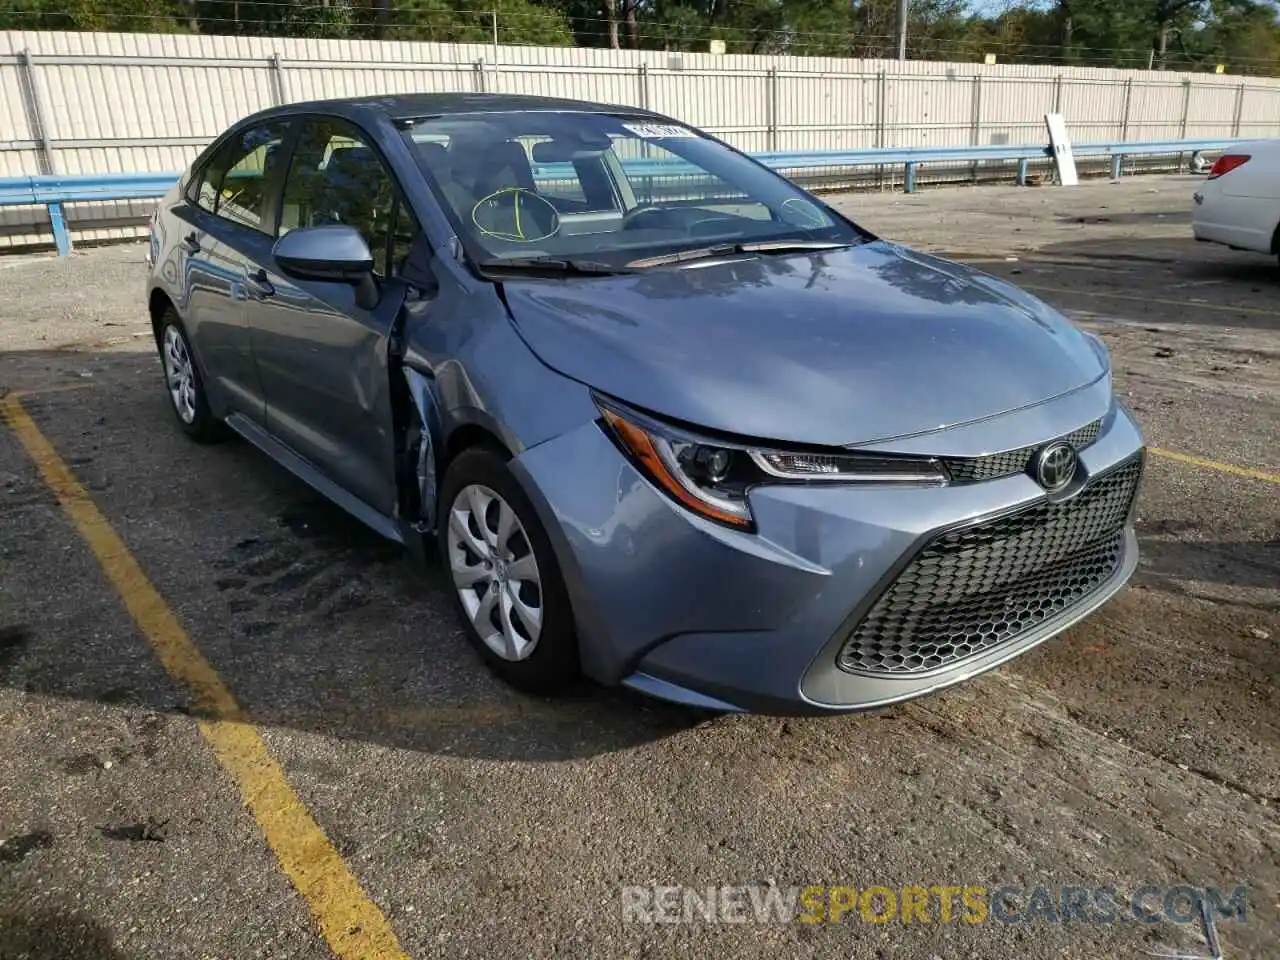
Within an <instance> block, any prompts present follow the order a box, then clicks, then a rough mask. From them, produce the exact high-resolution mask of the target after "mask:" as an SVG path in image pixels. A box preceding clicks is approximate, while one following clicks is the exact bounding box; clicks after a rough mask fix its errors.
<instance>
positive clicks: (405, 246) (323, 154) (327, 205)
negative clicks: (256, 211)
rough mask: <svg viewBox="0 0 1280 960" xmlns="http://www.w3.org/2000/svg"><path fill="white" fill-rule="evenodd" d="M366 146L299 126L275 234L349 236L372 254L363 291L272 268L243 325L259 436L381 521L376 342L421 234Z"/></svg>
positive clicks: (386, 417)
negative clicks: (263, 426)
mask: <svg viewBox="0 0 1280 960" xmlns="http://www.w3.org/2000/svg"><path fill="white" fill-rule="evenodd" d="M369 143H370V139H369V138H368V137H367V136H366V135H364V134H363V133H362V132H361V131H360V130H359V128H357V127H356V126H355V125H354V124H352V123H350V122H349V121H346V120H343V119H341V118H336V117H312V118H308V119H305V120H304V121H303V122H302V124H301V129H300V130H299V133H298V137H297V139H296V141H295V147H294V150H293V154H292V157H291V159H290V163H289V168H288V172H287V174H286V176H285V181H284V186H283V189H282V191H281V203H280V215H279V224H278V227H277V237H282V236H284V235H285V234H287V233H289V232H290V231H293V230H299V229H305V228H310V227H321V226H332V225H336V224H341V225H346V226H349V227H352V228H354V229H356V230H357V231H359V233H360V234H361V236H363V237H364V240H365V242H366V243H367V244H368V247H369V251H370V253H371V254H372V258H373V284H372V286H371V287H370V286H366V287H365V288H363V289H362V288H361V287H359V286H356V285H353V284H350V283H343V282H339V281H326V280H312V279H299V278H298V277H297V276H294V277H289V276H287V275H286V274H285V273H284V272H283V271H282V269H281V268H280V265H279V264H276V263H273V264H271V265H270V266H269V268H268V273H267V275H266V276H265V277H262V278H261V279H263V280H264V281H265V284H266V286H268V287H269V295H268V296H263V297H260V298H259V299H258V300H257V301H256V302H255V303H254V305H253V306H252V308H251V314H250V328H251V333H252V338H253V351H254V356H255V358H256V359H257V364H258V370H259V372H260V374H261V377H262V381H263V390H264V393H265V395H266V419H267V429H268V430H269V431H270V433H271V434H273V435H274V437H275V438H276V439H277V440H279V441H280V442H282V443H284V444H285V445H286V446H288V447H290V448H291V449H292V450H293V452H294V453H296V454H299V455H300V456H302V457H303V458H305V459H306V460H308V461H310V463H311V465H312V466H314V467H315V468H317V469H318V470H319V471H320V472H321V473H323V474H324V475H325V476H326V477H327V478H328V479H330V480H332V481H333V482H335V483H336V484H338V485H339V486H341V487H342V488H344V489H345V490H346V491H347V492H348V493H350V494H352V495H354V496H355V497H357V498H359V499H360V500H361V501H363V502H364V503H365V504H367V505H368V506H370V507H372V508H373V509H374V510H376V511H377V512H378V513H379V514H381V515H382V516H384V517H391V516H393V515H394V513H395V506H396V485H395V476H394V458H395V438H394V434H393V430H394V427H393V419H392V411H391V394H390V380H389V377H388V373H387V345H388V337H389V335H390V334H391V332H392V330H393V328H394V325H395V323H396V321H397V317H398V315H399V313H400V310H401V307H402V305H403V303H404V290H405V285H404V283H403V282H401V281H400V280H399V279H398V273H399V269H400V267H399V265H400V264H402V263H403V262H404V260H405V259H406V258H407V256H408V254H409V252H410V249H411V248H412V247H413V244H414V243H415V241H416V240H418V239H419V238H420V230H419V228H418V225H417V223H416V221H415V220H414V217H413V214H412V212H411V211H410V210H409V208H408V206H407V204H405V203H404V202H403V200H402V194H401V192H400V190H399V189H398V188H397V186H396V185H395V182H394V180H393V179H392V176H391V174H390V172H389V170H388V168H387V166H386V164H385V163H384V161H383V160H382V158H381V157H380V156H379V154H378V153H377V152H376V151H375V150H374V149H373V148H372V147H371V146H370V145H369ZM272 267H274V269H271V268H272Z"/></svg>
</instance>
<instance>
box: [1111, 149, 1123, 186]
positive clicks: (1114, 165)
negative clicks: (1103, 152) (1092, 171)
mask: <svg viewBox="0 0 1280 960" xmlns="http://www.w3.org/2000/svg"><path fill="white" fill-rule="evenodd" d="M1121 159H1122V155H1121V154H1119V153H1117V154H1116V155H1115V156H1114V157H1112V158H1111V179H1112V180H1119V179H1120V161H1121Z"/></svg>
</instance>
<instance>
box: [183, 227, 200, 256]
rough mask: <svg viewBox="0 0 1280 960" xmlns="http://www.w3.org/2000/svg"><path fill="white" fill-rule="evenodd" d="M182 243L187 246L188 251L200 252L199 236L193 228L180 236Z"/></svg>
mask: <svg viewBox="0 0 1280 960" xmlns="http://www.w3.org/2000/svg"><path fill="white" fill-rule="evenodd" d="M182 245H183V246H184V247H186V248H187V252H188V253H199V252H200V237H199V236H198V235H197V234H196V232H195V231H194V230H192V231H191V232H190V233H188V234H187V235H186V236H185V237H183V238H182Z"/></svg>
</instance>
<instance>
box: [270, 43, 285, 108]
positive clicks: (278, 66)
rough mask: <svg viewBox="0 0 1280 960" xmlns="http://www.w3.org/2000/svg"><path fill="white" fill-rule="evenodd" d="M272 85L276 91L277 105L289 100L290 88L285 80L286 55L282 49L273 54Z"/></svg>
mask: <svg viewBox="0 0 1280 960" xmlns="http://www.w3.org/2000/svg"><path fill="white" fill-rule="evenodd" d="M271 85H272V88H273V91H274V93H275V98H276V105H277V106H279V105H280V104H282V103H288V102H289V90H288V88H287V87H286V86H285V80H284V57H282V56H280V51H278V50H277V51H275V52H274V53H272V54H271Z"/></svg>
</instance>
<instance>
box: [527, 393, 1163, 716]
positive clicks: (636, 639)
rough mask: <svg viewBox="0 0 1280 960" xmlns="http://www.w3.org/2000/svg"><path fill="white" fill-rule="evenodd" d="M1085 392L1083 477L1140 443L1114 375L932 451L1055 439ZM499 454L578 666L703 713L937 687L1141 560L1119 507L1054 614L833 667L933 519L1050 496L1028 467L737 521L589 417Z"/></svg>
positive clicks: (804, 490) (1050, 621) (900, 696)
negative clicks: (893, 662)
mask: <svg viewBox="0 0 1280 960" xmlns="http://www.w3.org/2000/svg"><path fill="white" fill-rule="evenodd" d="M1104 394H1105V395H1104ZM1090 404H1092V405H1093V409H1092V415H1098V414H1101V415H1102V418H1103V425H1102V429H1101V431H1100V432H1099V434H1098V437H1097V439H1096V440H1095V441H1094V442H1093V443H1092V444H1090V445H1089V446H1087V447H1085V448H1084V449H1083V450H1081V451H1080V461H1081V464H1082V467H1083V469H1084V471H1085V472H1086V473H1087V474H1088V476H1089V477H1090V478H1092V477H1096V476H1099V475H1101V474H1104V473H1107V472H1108V471H1110V470H1111V469H1113V468H1114V467H1116V466H1117V465H1120V464H1123V463H1124V462H1125V461H1128V460H1131V459H1132V458H1134V457H1135V456H1140V454H1141V450H1142V438H1141V435H1140V432H1139V430H1138V427H1137V425H1136V424H1135V423H1134V421H1133V420H1132V418H1131V417H1130V416H1129V414H1128V412H1127V411H1125V410H1124V408H1123V407H1122V406H1120V405H1119V404H1115V403H1113V402H1112V400H1111V396H1110V391H1109V388H1106V389H1105V390H1103V391H1101V392H1099V391H1098V390H1094V391H1092V393H1091V395H1090V396H1087V397H1083V398H1082V397H1075V398H1072V399H1071V400H1070V401H1069V402H1063V403H1062V404H1058V405H1056V407H1057V412H1056V413H1055V412H1054V411H1052V410H1041V411H1039V413H1038V414H1037V418H1038V420H1039V424H1038V426H1032V425H1028V424H1026V423H1019V422H1018V421H1017V420H1016V418H1015V419H1014V420H1011V421H1009V422H1004V423H1003V426H1001V425H1000V424H1001V422H1003V421H1004V420H1005V418H1001V421H1000V422H997V421H993V422H991V423H988V424H984V425H979V426H977V427H974V428H970V429H968V430H966V431H955V432H953V431H944V434H951V435H950V436H947V437H946V438H945V440H941V441H939V442H940V443H942V444H943V446H945V447H946V449H944V450H941V451H940V452H941V453H946V454H948V455H955V454H957V453H963V452H964V451H965V450H968V451H969V452H981V451H982V450H1000V449H1007V448H1008V447H1009V446H1012V445H1013V444H1014V443H1020V442H1022V441H1023V440H1025V439H1026V437H1027V436H1028V434H1027V433H1026V431H1027V430H1029V429H1036V430H1039V431H1040V432H1039V433H1038V436H1039V437H1041V438H1045V437H1054V436H1059V435H1064V434H1066V433H1069V432H1070V431H1071V430H1072V429H1074V428H1077V427H1079V426H1080V419H1078V418H1079V417H1080V415H1081V413H1082V412H1085V408H1086V407H1088V406H1089V405H1090ZM1055 417H1060V419H1059V420H1058V422H1057V423H1054V422H1053V421H1054V418H1055ZM1020 431H1021V432H1020ZM939 436H940V437H941V436H942V435H939ZM993 436H999V437H1001V438H1002V439H1001V440H999V441H997V440H993V439H992V437H993ZM984 437H985V439H984ZM1010 441H1012V442H1010ZM996 443H999V444H1000V445H998V446H997V445H995V444H996ZM979 445H982V446H979ZM512 466H513V468H514V469H515V471H516V473H517V475H518V476H519V477H520V478H521V480H522V482H523V483H524V485H525V487H526V489H527V490H528V491H529V492H530V495H531V497H532V499H533V500H534V502H535V504H536V505H537V506H538V509H539V510H540V512H541V514H542V519H543V520H544V524H545V525H546V527H547V528H548V532H549V534H550V536H551V539H552V542H553V545H554V546H555V549H556V552H557V556H558V559H559V560H560V564H561V567H562V570H563V572H564V575H565V579H566V583H567V585H568V588H569V593H570V597H571V600H572V602H573V605H574V610H575V614H576V617H577V623H578V633H579V641H580V645H581V654H582V662H583V667H584V669H585V670H586V671H587V673H588V674H589V675H591V676H592V677H594V678H595V679H597V680H599V681H601V682H604V683H610V684H611V683H619V682H621V683H626V684H628V685H630V686H633V687H635V688H637V689H641V690H644V691H646V692H648V693H652V694H654V695H657V696H662V697H665V698H667V699H673V700H681V701H684V702H688V703H692V704H695V705H698V706H703V707H709V708H714V709H741V710H753V711H767V712H781V713H793V712H816V713H823V712H833V711H849V710H862V709H869V708H873V707H878V706H883V705H885V704H888V703H893V702H896V701H900V700H904V699H908V698H911V697H916V696H920V695H922V694H925V693H929V692H931V691H934V690H938V689H941V688H942V687H946V686H949V685H951V684H954V683H958V682H960V681H962V680H965V679H967V678H969V677H972V676H975V675H976V674H978V673H981V672H983V671H985V670H988V669H991V668H992V667H995V666H997V665H998V664H1000V663H1003V662H1005V661H1007V660H1008V659H1010V658H1012V657H1014V656H1017V655H1018V654H1020V653H1023V652H1025V651H1026V650H1029V649H1030V648H1031V647H1033V646H1035V645H1036V644H1038V643H1041V642H1043V641H1044V640H1045V639H1047V638H1049V637H1050V636H1053V635H1054V634H1055V633H1058V632H1059V631H1061V630H1063V629H1065V628H1066V627H1068V626H1070V625H1071V624H1072V623H1074V622H1076V621H1077V620H1079V619H1080V618H1082V617H1084V616H1086V615H1087V614H1089V613H1090V612H1092V611H1093V610H1094V609H1096V608H1097V607H1098V606H1100V605H1101V604H1102V603H1104V602H1105V601H1106V600H1107V599H1109V598H1110V597H1111V596H1112V595H1114V594H1115V593H1116V592H1117V591H1118V590H1119V589H1120V588H1121V587H1122V586H1123V585H1124V583H1125V582H1126V581H1127V580H1128V578H1129V577H1130V575H1131V574H1132V572H1133V569H1134V567H1135V566H1136V563H1137V545H1136V539H1135V537H1134V535H1133V531H1132V528H1131V525H1130V520H1129V519H1125V520H1124V521H1123V523H1124V527H1123V533H1122V537H1121V540H1122V546H1121V548H1120V553H1119V560H1118V562H1117V563H1116V566H1115V568H1114V570H1113V571H1112V572H1111V573H1110V575H1109V576H1108V577H1106V579H1105V580H1104V581H1103V582H1101V583H1098V584H1096V585H1094V586H1092V587H1091V589H1090V591H1089V592H1088V593H1087V595H1085V596H1082V597H1080V598H1079V599H1078V600H1077V601H1075V602H1073V603H1072V604H1071V605H1069V606H1067V607H1066V608H1065V609H1061V610H1059V611H1057V612H1055V613H1054V614H1053V615H1052V616H1049V617H1047V618H1046V619H1043V620H1041V621H1039V622H1037V623H1035V624H1034V625H1031V626H1029V627H1028V629H1026V630H1024V631H1022V632H1019V633H1018V634H1017V635H1016V636H1013V637H1011V638H1010V639H1008V640H1007V641H1005V642H1002V643H999V644H998V645H995V646H993V647H991V648H987V649H981V650H977V651H976V652H975V653H974V654H973V655H971V656H966V657H964V658H962V659H959V660H957V661H956V662H954V663H949V664H946V665H944V666H942V667H941V668H939V669H934V670H928V671H924V672H917V673H906V674H893V673H871V672H859V673H854V672H850V671H849V670H847V669H842V668H841V667H840V666H839V665H838V663H837V660H838V657H839V655H840V651H841V648H842V646H843V645H844V643H845V641H846V639H847V638H848V637H849V635H850V632H851V631H852V630H853V629H854V628H855V627H856V626H857V625H858V623H859V621H860V620H861V619H862V617H863V616H864V615H865V614H866V612H867V611H868V610H869V609H870V607H871V605H872V604H874V602H875V601H876V600H877V598H878V597H879V596H880V594H881V593H882V592H883V591H884V589H885V588H886V586H887V585H888V584H889V583H892V582H893V580H894V578H895V576H896V575H897V574H898V573H899V572H901V571H902V569H903V567H904V565H905V564H906V563H907V562H908V561H909V560H910V559H911V558H913V557H915V556H916V555H917V554H918V553H919V551H920V550H921V548H922V546H923V545H924V544H927V543H929V542H930V541H932V540H933V539H934V538H935V537H936V536H937V535H938V534H939V532H940V531H946V530H950V529H952V528H955V527H957V526H962V525H965V524H971V523H974V522H979V521H982V520H983V518H990V517H996V516H1000V515H1004V514H1007V513H1009V512H1010V511H1015V510H1020V509H1024V508H1031V507H1034V506H1035V505H1036V504H1040V503H1043V502H1045V500H1046V495H1045V493H1044V491H1043V490H1042V489H1041V488H1040V487H1039V486H1038V485H1037V484H1036V483H1035V482H1034V481H1033V480H1032V479H1031V478H1030V477H1029V476H1026V475H1025V474H1015V475H1011V476H1006V477H1003V478H1000V479H995V480H989V481H984V482H978V483H971V484H965V485H955V486H948V487H933V488H921V487H888V486H885V487H871V486H867V487H854V486H844V485H841V486H821V485H807V486H806V485H795V486H776V487H775V486H770V487H760V488H757V489H756V490H754V491H753V492H752V495H751V505H752V510H753V513H754V516H755V519H756V523H757V527H758V531H757V532H756V533H743V532H740V531H736V530H729V529H727V528H724V527H721V526H719V525H717V524H713V523H711V522H709V521H704V520H702V519H701V518H699V517H696V516H694V515H692V514H691V513H689V512H688V511H686V510H684V509H683V508H681V507H678V506H676V505H674V504H672V503H671V501H670V500H668V498H667V497H665V496H664V495H663V494H661V493H659V492H658V491H656V490H655V489H654V488H653V487H652V486H651V485H650V484H649V483H648V482H647V481H646V480H645V479H644V478H642V477H641V476H640V475H638V474H637V473H636V471H635V470H634V469H633V468H632V467H631V465H630V464H629V463H628V462H627V461H626V460H625V459H624V458H623V457H622V456H621V455H620V454H619V453H618V451H617V450H616V448H615V447H614V446H613V443H612V441H611V440H610V439H609V438H608V437H606V436H605V434H604V433H603V432H602V431H601V430H600V429H599V427H597V426H596V425H595V424H589V425H586V426H584V427H583V428H580V429H579V430H576V431H573V432H572V433H570V434H567V435H565V436H562V437H560V438H557V439H556V440H553V441H549V442H547V443H545V444H542V445H539V446H537V447H534V448H532V449H530V450H527V451H525V452H524V453H522V454H521V455H520V456H519V457H517V458H516V459H515V460H514V461H513V463H512Z"/></svg>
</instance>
